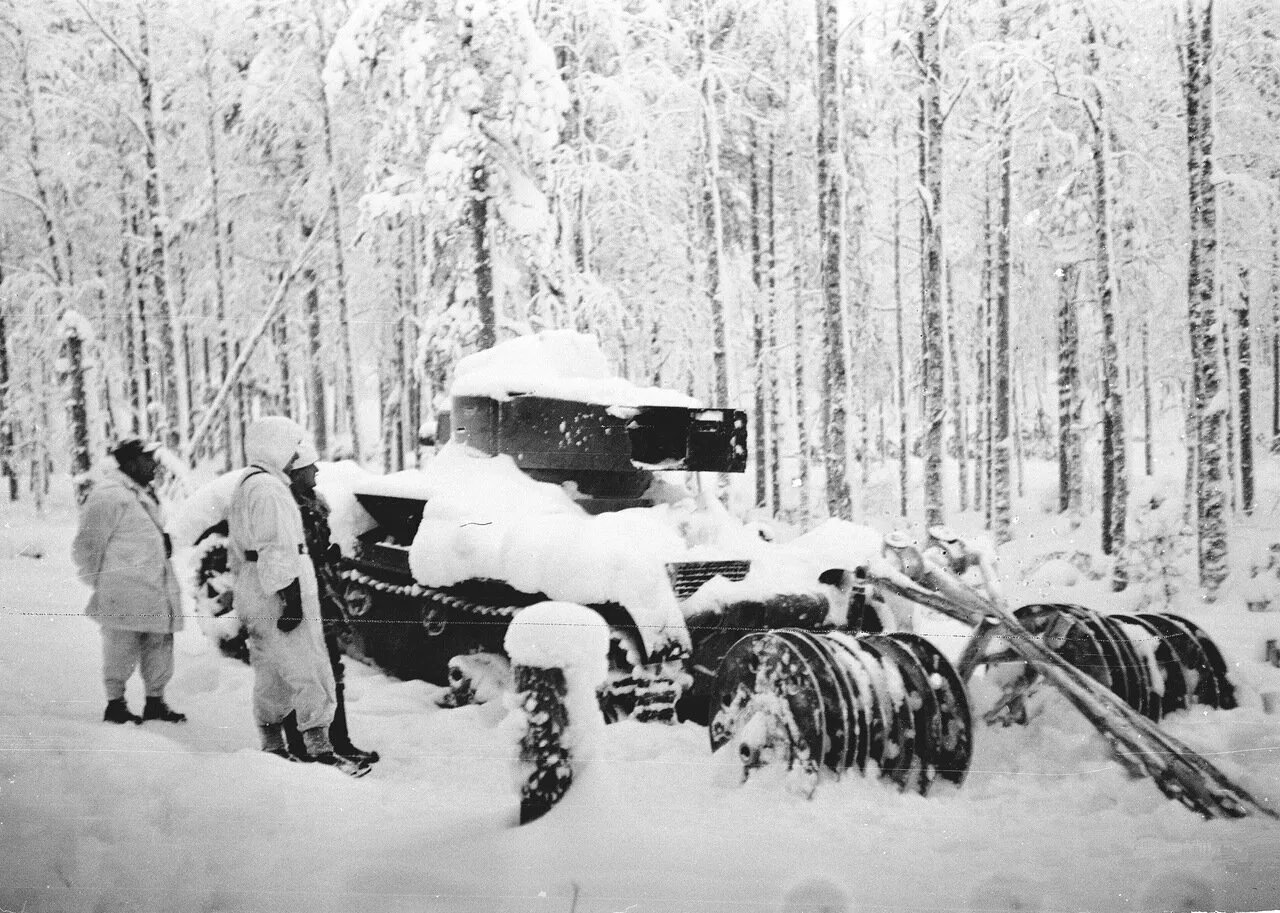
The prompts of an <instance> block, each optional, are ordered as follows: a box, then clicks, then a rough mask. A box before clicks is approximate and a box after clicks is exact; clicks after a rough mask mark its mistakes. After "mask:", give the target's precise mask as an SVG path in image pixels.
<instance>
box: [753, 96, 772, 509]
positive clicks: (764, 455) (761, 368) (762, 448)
mask: <svg viewBox="0 0 1280 913" xmlns="http://www.w3.org/2000/svg"><path fill="white" fill-rule="evenodd" d="M759 145H760V144H759V139H758V136H757V133H756V127H755V122H754V121H753V122H752V126H751V152H750V158H749V170H750V173H751V174H750V187H749V199H750V221H751V224H750V240H751V286H752V289H753V290H754V291H755V307H753V308H752V312H751V354H752V361H753V362H754V364H755V373H756V377H755V403H754V406H755V409H754V411H755V416H754V419H753V421H752V424H753V425H755V434H753V435H752V457H753V460H754V461H755V475H756V478H755V483H756V486H755V489H756V507H767V506H768V504H769V488H768V474H769V459H768V452H769V446H768V445H769V440H768V438H769V435H768V432H767V430H766V429H767V425H766V422H767V413H766V411H765V392H766V384H767V383H768V377H769V370H768V366H767V365H766V364H765V313H764V312H765V309H766V307H768V306H769V305H770V304H771V303H772V302H770V301H766V300H765V294H764V265H763V264H762V263H761V246H762V244H761V238H760V227H761V226H760V222H761V213H760V167H759V162H758V148H759Z"/></svg>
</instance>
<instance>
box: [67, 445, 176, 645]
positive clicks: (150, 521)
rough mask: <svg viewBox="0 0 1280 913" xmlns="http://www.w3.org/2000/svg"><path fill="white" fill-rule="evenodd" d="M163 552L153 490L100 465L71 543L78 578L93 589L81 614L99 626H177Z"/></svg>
mask: <svg viewBox="0 0 1280 913" xmlns="http://www.w3.org/2000/svg"><path fill="white" fill-rule="evenodd" d="M165 551H166V549H165V537H164V518H163V515H162V513H161V509H160V503H159V501H157V500H156V497H155V495H154V494H152V493H151V491H150V490H148V489H146V488H144V487H143V486H142V485H139V484H138V483H137V482H135V481H134V480H133V479H131V478H129V476H127V475H125V474H124V473H123V472H121V471H120V470H119V469H114V468H108V469H105V470H104V471H103V473H102V478H101V479H100V480H99V481H98V482H96V483H95V484H94V486H93V488H92V489H91V490H90V492H89V496H88V498H86V499H85V502H84V506H83V507H82V508H81V509H80V526H79V529H77V531H76V537H75V539H74V541H73V542H72V543H71V555H72V558H73V559H74V560H75V564H76V570H77V572H78V574H79V577H80V580H81V581H83V582H84V583H86V584H88V585H89V586H90V587H92V588H93V595H92V596H90V597H89V604H88V605H87V606H86V607H85V614H86V615H88V616H89V617H90V618H93V619H94V620H96V621H97V622H98V623H99V624H100V625H102V626H103V627H104V628H115V629H118V630H123V631H145V632H150V633H162V634H165V633H172V632H174V631H180V630H181V629H182V596H181V591H180V589H179V587H178V578H177V576H176V575H175V574H174V572H173V565H172V564H171V563H170V561H169V557H168V555H166V554H165Z"/></svg>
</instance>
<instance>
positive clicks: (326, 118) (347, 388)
mask: <svg viewBox="0 0 1280 913" xmlns="http://www.w3.org/2000/svg"><path fill="white" fill-rule="evenodd" d="M312 9H313V13H314V15H315V23H316V30H317V32H318V33H319V39H318V40H319V45H318V49H317V52H316V55H315V66H316V85H317V86H318V89H319V93H320V98H319V104H320V115H321V122H322V126H323V129H324V160H325V168H326V170H327V172H328V181H329V218H330V219H331V220H332V221H333V234H332V238H333V268H334V279H335V283H336V290H337V293H338V340H339V343H340V344H341V347H342V348H341V352H342V385H343V392H344V398H343V404H344V406H345V408H346V413H347V418H348V421H349V424H350V431H351V458H352V459H354V460H355V461H356V462H359V461H360V459H361V456H362V452H361V447H360V410H359V403H358V397H357V393H358V391H357V390H356V368H355V358H354V357H353V355H352V352H351V305H350V302H349V300H348V295H347V265H346V250H345V242H344V240H343V228H342V200H341V197H340V195H339V193H338V163H337V157H336V156H335V155H334V152H333V116H332V112H331V111H330V110H329V98H328V96H327V95H326V94H325V88H324V66H325V58H326V56H327V51H328V46H329V43H330V41H329V36H328V35H327V34H326V33H325V28H324V22H323V20H322V18H321V14H320V9H319V7H318V6H313V8H312Z"/></svg>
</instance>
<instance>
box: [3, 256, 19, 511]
mask: <svg viewBox="0 0 1280 913" xmlns="http://www.w3.org/2000/svg"><path fill="white" fill-rule="evenodd" d="M3 288H4V259H3V257H0V289H3ZM8 310H9V308H8V302H7V300H6V299H5V298H4V297H3V296H0V478H3V479H6V480H7V482H8V484H7V486H6V488H7V491H8V498H9V500H10V501H16V500H18V473H17V472H16V471H15V470H14V468H13V438H14V434H13V411H12V408H11V403H12V391H11V389H10V387H9V384H10V378H11V377H12V375H11V374H10V372H9V324H8V322H7V317H8Z"/></svg>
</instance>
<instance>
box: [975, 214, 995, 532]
mask: <svg viewBox="0 0 1280 913" xmlns="http://www.w3.org/2000/svg"><path fill="white" fill-rule="evenodd" d="M983 210H984V212H983V221H982V249H983V255H982V267H981V272H980V283H979V284H980V286H981V288H980V290H979V293H978V315H977V321H976V324H977V327H976V329H977V339H976V340H975V342H976V345H975V346H974V374H975V376H976V378H977V380H976V384H975V386H976V389H975V391H974V409H973V420H974V423H975V425H976V427H975V428H974V435H973V436H974V441H973V444H974V448H973V463H974V466H973V509H974V510H976V511H979V512H981V513H982V516H983V519H984V522H986V524H987V525H988V526H990V520H989V519H988V517H989V513H990V507H989V498H988V495H989V494H990V492H989V491H988V485H987V481H988V479H989V478H990V476H991V464H990V462H989V460H988V458H987V425H988V405H989V400H990V397H991V391H990V388H989V385H988V383H987V352H988V350H989V348H990V346H989V344H988V328H989V317H988V313H989V311H990V304H991V230H990V229H991V201H990V197H988V198H987V200H986V202H985V205H984V206H983Z"/></svg>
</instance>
